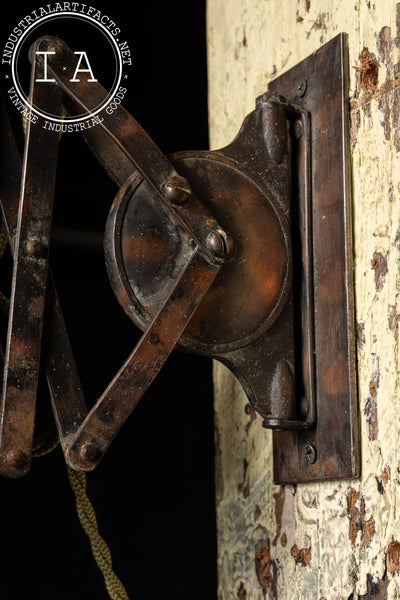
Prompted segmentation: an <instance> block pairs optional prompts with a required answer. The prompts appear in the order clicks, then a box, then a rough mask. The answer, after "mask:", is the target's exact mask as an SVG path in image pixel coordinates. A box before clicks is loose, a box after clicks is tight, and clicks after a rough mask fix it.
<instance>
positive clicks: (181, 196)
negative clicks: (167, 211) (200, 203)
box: [163, 175, 192, 205]
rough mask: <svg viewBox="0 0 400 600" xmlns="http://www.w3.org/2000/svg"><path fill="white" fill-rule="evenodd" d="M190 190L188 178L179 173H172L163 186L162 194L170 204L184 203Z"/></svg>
mask: <svg viewBox="0 0 400 600" xmlns="http://www.w3.org/2000/svg"><path fill="white" fill-rule="evenodd" d="M191 192H192V190H191V188H190V184H189V182H188V180H187V179H185V178H184V177H181V176H180V175H172V177H170V178H169V179H167V181H166V182H165V184H164V186H163V193H164V196H165V198H166V199H167V200H168V201H169V202H171V204H178V205H179V204H184V203H185V202H186V200H187V199H188V198H189V196H190V194H191Z"/></svg>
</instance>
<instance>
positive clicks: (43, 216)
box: [0, 38, 223, 477]
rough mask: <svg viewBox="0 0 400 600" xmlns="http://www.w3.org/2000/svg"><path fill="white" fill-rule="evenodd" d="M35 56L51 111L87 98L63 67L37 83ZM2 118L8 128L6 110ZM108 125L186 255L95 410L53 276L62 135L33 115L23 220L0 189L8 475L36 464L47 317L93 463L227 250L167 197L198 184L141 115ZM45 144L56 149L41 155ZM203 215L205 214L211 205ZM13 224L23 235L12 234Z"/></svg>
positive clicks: (54, 398) (68, 418) (55, 366)
mask: <svg viewBox="0 0 400 600" xmlns="http://www.w3.org/2000/svg"><path fill="white" fill-rule="evenodd" d="M50 43H52V44H53V45H54V43H55V42H54V40H53V39H49V38H44V39H43V38H42V39H41V40H38V42H37V43H36V48H38V49H39V48H40V49H41V50H43V48H44V47H46V48H47V47H48V45H49V44H50ZM57 43H61V44H62V52H63V54H64V57H65V58H66V59H68V60H71V61H74V62H75V63H76V58H75V56H74V55H73V54H72V53H71V52H70V51H69V49H68V48H67V47H66V46H65V44H63V43H62V42H59V41H58V40H57ZM32 56H36V60H34V62H33V65H32V76H31V90H30V97H31V99H32V102H34V103H35V102H37V101H39V100H40V102H41V103H48V108H49V110H50V109H54V107H55V106H57V105H58V106H59V107H61V102H62V91H64V92H66V93H67V94H69V95H70V96H71V97H72V105H75V106H76V105H77V104H79V106H80V107H82V106H84V100H83V99H82V98H84V97H85V93H88V91H87V90H85V89H84V87H85V86H83V92H82V97H81V96H80V97H77V96H76V95H74V94H72V92H71V90H70V89H69V87H68V85H67V82H66V80H65V78H63V77H62V72H61V73H59V72H57V70H56V69H55V68H54V69H53V66H52V70H51V72H52V74H53V76H54V79H56V81H57V83H46V84H45V85H43V83H41V84H40V86H38V85H37V84H35V79H36V78H37V74H38V72H39V74H40V70H41V69H42V68H43V65H42V63H41V57H40V54H36V53H35V52H32ZM57 56H59V53H58V54H57ZM90 93H98V94H102V93H103V90H102V88H101V86H99V85H98V84H95V88H93V87H91V88H90ZM55 103H57V104H55ZM3 123H4V126H5V127H7V128H8V127H9V125H8V124H7V123H6V120H5V118H4V117H3ZM103 129H104V132H105V134H106V135H107V136H109V137H110V139H111V141H112V143H113V146H114V147H115V148H117V150H116V151H117V153H121V152H122V153H123V154H124V156H126V158H127V159H128V161H129V162H130V163H131V165H132V172H134V170H135V169H136V168H138V169H139V170H140V171H141V172H142V173H143V175H144V176H145V177H146V179H147V181H149V183H150V184H151V185H152V186H153V188H154V189H155V190H156V191H157V193H158V194H159V196H160V198H161V199H162V201H163V203H164V204H165V206H166V207H167V209H168V210H169V211H170V213H171V215H172V217H173V219H174V220H175V221H176V226H177V227H178V228H180V229H181V230H182V233H181V235H182V236H183V238H184V239H185V244H186V247H187V252H186V257H185V261H184V263H183V264H182V265H181V269H180V272H179V273H178V275H177V277H176V281H175V285H174V287H173V289H172V290H171V292H170V294H168V296H167V297H166V298H165V300H164V302H163V305H162V307H161V309H160V311H159V313H158V314H157V315H156V317H155V318H154V319H153V321H152V323H151V325H150V327H149V328H148V330H147V331H146V333H145V334H144V335H143V337H142V338H141V340H140V341H139V343H138V345H137V346H136V348H135V349H134V350H133V352H132V353H131V355H130V356H129V358H128V359H127V361H126V362H125V364H124V365H123V366H122V368H121V369H120V371H119V372H118V373H117V375H116V376H115V377H114V379H113V380H112V382H111V383H110V385H109V386H108V387H107V389H106V390H105V392H104V393H103V395H102V396H101V397H100V399H99V400H98V402H97V403H96V404H95V406H94V407H93V408H92V410H91V411H90V412H89V414H87V409H86V405H85V401H84V398H83V394H82V387H81V384H80V380H79V376H78V372H77V369H76V365H75V361H74V358H73V354H72V350H71V346H70V343H69V339H68V334H67V332H66V328H65V325H64V321H63V317H62V313H61V308H60V305H59V301H58V298H57V293H56V290H55V287H54V283H53V280H52V278H51V275H49V282H48V284H47V272H48V256H49V239H50V227H51V216H52V206H53V195H54V184H55V172H56V157H57V145H58V138H59V135H58V133H57V132H54V131H49V130H47V129H44V128H35V127H34V126H32V125H31V124H30V122H28V126H27V132H26V142H25V154H24V166H23V169H22V176H21V182H22V183H21V193H20V203H19V216H18V222H17V224H16V225H15V216H14V214H13V208H12V202H11V198H10V196H12V193H13V191H14V189H13V188H12V187H11V188H10V186H7V184H5V182H3V184H4V187H3V189H2V190H1V192H2V193H1V197H2V209H3V216H4V220H5V222H6V224H7V228H8V231H9V239H10V242H11V248H12V251H13V255H14V273H13V291H12V297H11V309H10V319H9V332H8V339H7V347H6V353H5V365H4V383H3V393H2V400H1V435H0V472H1V473H2V474H3V475H7V476H10V477H19V476H21V475H23V474H25V473H26V472H27V471H28V470H29V468H30V458H31V448H32V438H33V427H34V418H35V405H36V395H37V385H38V374H39V366H40V357H41V341H42V330H43V322H44V320H45V321H46V323H45V332H46V340H45V341H46V343H45V344H44V346H45V351H44V358H45V365H46V374H47V379H48V384H49V390H50V396H51V402H52V407H53V411H54V416H55V420H56V424H57V427H58V431H59V435H60V440H61V443H62V446H63V450H64V453H65V456H66V459H67V461H68V462H69V463H70V465H71V466H73V467H74V468H77V469H82V470H90V469H92V468H93V467H94V466H95V465H96V464H97V463H98V462H99V460H100V458H101V457H102V455H103V454H104V452H105V451H106V450H107V448H108V446H109V445H110V443H111V441H112V439H113V438H114V436H115V434H116V433H117V432H118V430H119V429H120V427H122V425H123V423H124V422H125V420H126V419H127V417H128V416H129V414H130V413H131V412H132V410H133V409H134V407H135V406H136V404H137V402H138V401H139V400H140V398H141V397H142V395H143V394H144V392H145V391H146V390H147V388H148V387H149V385H150V384H151V382H152V381H153V379H154V377H155V376H156V375H157V373H158V371H159V370H160V369H161V367H162V365H163V364H164V362H165V360H166V358H167V357H168V355H169V354H170V352H171V350H172V349H173V348H174V346H175V345H176V343H177V341H178V339H179V338H180V336H181V334H182V332H183V330H184V329H185V327H186V326H187V324H188V322H189V320H190V318H191V316H192V315H193V313H194V312H195V310H196V308H197V307H198V305H199V304H200V302H201V300H202V298H203V296H204V294H205V293H206V291H207V290H208V289H209V287H210V285H211V284H212V282H213V280H214V278H215V276H216V274H217V273H218V270H219V268H220V265H221V264H222V262H223V261H221V257H220V256H217V257H215V256H214V255H213V246H212V244H210V243H207V236H210V234H213V232H215V231H216V230H217V228H218V224H217V222H216V220H215V219H214V218H213V217H211V215H208V214H205V216H204V218H203V220H202V224H201V226H200V227H199V228H198V230H197V231H193V230H192V228H191V227H190V226H188V225H187V223H186V222H185V220H184V218H183V217H182V215H181V214H180V212H179V211H178V210H176V209H175V207H174V206H172V204H171V202H170V200H169V198H170V199H171V200H172V201H174V202H175V203H179V202H182V201H183V200H184V199H185V198H186V196H187V195H188V194H189V193H190V186H189V184H188V183H187V181H186V180H185V179H184V178H182V177H180V176H179V175H178V174H177V173H176V171H175V169H174V168H173V167H172V165H171V164H170V163H169V161H168V160H167V159H166V158H165V157H164V155H163V154H162V153H161V152H160V151H159V150H158V148H157V147H156V146H155V145H154V143H153V142H152V141H151V140H150V138H149V137H148V136H147V134H146V133H145V132H144V131H143V130H142V129H141V128H140V126H139V125H138V124H137V123H136V121H135V120H134V119H133V118H132V117H130V115H128V113H126V111H123V110H121V111H119V115H118V117H117V116H114V118H111V119H110V122H109V123H108V125H107V126H105V125H104V126H103ZM9 137H10V136H9ZM102 147H103V146H102V145H101V144H100V145H98V144H97V145H96V144H95V150H94V151H95V153H96V154H97V155H99V154H100V155H102V158H104V151H103V150H102ZM44 148H46V152H47V154H48V156H47V159H46V160H44V161H43V151H44V150H43V149H44ZM114 156H115V155H114ZM16 162H18V161H17V159H16V158H15V161H14V170H15V172H16V173H18V172H19V171H20V166H19V165H18V164H15V163H16ZM111 162H112V159H111ZM108 171H110V168H108ZM192 206H193V204H192ZM202 213H203V214H204V213H205V211H204V208H203V209H202ZM14 229H15V231H16V236H15V242H14V241H13V237H12V232H13V231H14ZM218 231H220V230H218ZM204 236H206V237H204ZM211 237H212V236H211ZM46 284H47V293H46ZM45 315H46V316H45Z"/></svg>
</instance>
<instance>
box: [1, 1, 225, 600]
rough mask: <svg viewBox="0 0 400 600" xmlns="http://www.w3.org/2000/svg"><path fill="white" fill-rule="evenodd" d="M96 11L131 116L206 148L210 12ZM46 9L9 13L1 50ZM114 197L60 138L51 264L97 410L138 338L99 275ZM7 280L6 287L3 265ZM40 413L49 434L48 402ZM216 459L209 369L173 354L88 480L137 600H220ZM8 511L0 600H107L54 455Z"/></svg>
mask: <svg viewBox="0 0 400 600" xmlns="http://www.w3.org/2000/svg"><path fill="white" fill-rule="evenodd" d="M88 4H89V3H88ZM93 5H94V6H95V7H96V8H98V9H100V10H102V11H104V12H107V14H109V15H110V16H111V17H112V18H113V19H114V20H115V21H116V22H117V24H118V26H120V27H121V29H122V31H123V35H124V38H126V39H127V40H128V42H129V45H130V48H131V51H132V54H133V66H132V67H131V68H130V70H129V84H127V86H126V87H127V88H128V94H127V96H126V98H125V100H124V106H125V108H126V109H127V110H128V111H129V112H131V113H132V114H133V115H134V116H135V118H136V119H137V120H138V121H139V123H140V124H141V125H142V126H143V127H144V128H145V129H146V130H147V131H148V133H149V134H150V136H151V137H152V138H153V139H154V140H155V142H156V143H157V144H158V145H159V147H160V148H161V149H162V150H163V151H164V152H166V153H169V152H173V151H176V150H191V149H205V148H207V147H208V137H207V80H206V33H205V1H204V0H192V1H191V2H187V1H186V2H182V1H174V0H172V2H168V3H166V2H162V3H159V2H157V3H153V2H140V3H139V2H131V3H122V2H118V1H116V2H112V3H111V2H110V3H100V2H94V3H93ZM38 6H40V4H39V3H37V4H34V3H24V4H22V5H21V3H19V4H18V5H17V4H15V5H13V6H12V7H11V9H10V10H9V12H8V18H7V22H6V23H5V22H4V21H3V23H2V24H1V26H0V31H1V38H0V41H1V44H2V45H3V44H4V43H5V41H6V40H7V37H8V34H9V33H10V30H11V28H12V26H13V24H15V23H17V22H18V20H20V19H21V18H22V17H23V16H24V15H25V14H27V13H28V12H29V11H30V10H32V9H34V8H37V7H38ZM2 84H4V82H2ZM5 89H7V87H6V86H4V85H3V91H4V90H5ZM8 108H9V113H10V116H11V117H12V119H13V121H14V125H16V128H17V129H18V128H20V123H19V115H18V113H17V111H15V109H13V107H11V106H10V105H8ZM17 138H18V139H19V142H21V135H20V134H18V132H17ZM115 193H116V189H115V187H114V185H113V184H112V183H111V181H110V180H109V179H108V178H107V176H106V175H105V173H104V172H103V170H102V169H101V167H99V166H98V164H97V162H96V161H95V159H94V158H93V156H92V155H91V154H90V152H89V151H88V149H87V148H86V146H85V144H84V143H83V141H82V140H81V138H80V137H79V135H78V134H66V135H64V136H63V137H62V139H61V143H60V150H59V169H58V183H57V190H56V197H55V212H54V233H53V240H52V246H51V266H52V270H53V273H54V276H55V280H56V286H57V289H58V292H59V295H60V299H61V303H62V307H63V311H64V316H65V319H66V322H67V327H68V330H69V332H70V336H71V341H72V345H73V348H74V352H75V356H76V360H77V364H78V367H79V371H80V374H81V378H82V382H83V386H84V390H85V394H86V397H87V399H88V404H89V405H91V404H92V403H93V402H94V400H95V399H96V398H97V397H98V396H99V395H100V394H101V393H102V391H103V390H104V388H105V386H106V385H107V383H108V382H109V381H110V379H111V378H112V377H113V375H114V373H115V372H116V370H117V369H118V368H119V367H120V366H121V364H122V362H123V361H124V360H125V358H126V357H127V355H128V354H129V352H130V351H131V349H132V348H133V346H134V344H135V343H136V341H137V339H138V337H139V332H138V330H137V329H136V328H135V327H134V325H133V324H132V323H131V322H130V321H129V319H128V317H126V315H125V313H124V312H123V311H122V309H121V308H120V306H119V304H118V302H117V300H116V299H115V297H114V296H113V293H112V291H111V288H110V286H109V284H108V279H107V275H106V271H105V266H104V259H103V252H102V236H103V231H104V225H105V220H106V217H107V214H108V210H109V207H110V206H111V203H112V200H113V197H114V195H115ZM0 270H1V271H2V279H3V281H5V280H6V274H7V257H6V258H5V259H4V260H3V263H0ZM3 344H4V340H3ZM39 404H40V410H41V414H43V416H42V417H41V418H42V421H43V423H46V420H47V419H48V418H49V415H48V412H49V411H48V398H47V395H46V393H45V391H44V392H42V393H41V394H40V397H39ZM43 423H38V429H40V428H41V427H42V426H43ZM213 461H214V451H213V407H212V380H211V361H209V360H208V359H202V358H198V357H193V356H188V355H184V354H178V353H174V354H173V356H171V357H170V359H169V360H168V361H167V364H166V366H165V367H164V369H163V371H162V372H161V374H160V375H159V376H158V378H157V379H156V381H155V383H154V384H153V386H152V387H151V389H150V390H149V392H148V393H147V394H146V395H145V397H144V398H143V400H142V401H141V402H140V404H139V406H138V407H137V408H136V409H135V411H134V413H133V414H132V415H131V417H130V419H129V420H128V422H127V423H126V425H125V426H124V428H123V429H122V431H121V432H120V433H119V435H118V436H117V438H116V439H115V441H114V442H113V444H112V446H111V448H110V450H109V452H108V453H107V455H106V456H105V457H104V459H103V460H102V462H101V464H100V466H99V467H98V468H97V470H96V471H94V472H93V473H90V474H89V475H88V489H89V496H90V499H91V500H92V502H93V504H94V507H95V510H96V513H97V517H98V522H99V529H100V532H101V533H102V535H103V536H104V538H105V540H106V541H107V543H108V544H109V546H110V549H111V552H112V556H113V565H114V568H115V571H116V573H117V574H118V575H119V577H120V578H121V580H122V581H123V583H124V584H125V586H126V589H127V591H128V594H129V597H130V598H132V599H134V600H152V599H153V598H154V599H156V598H157V600H159V599H160V598H175V599H181V598H182V599H185V600H186V599H197V598H198V599H200V598H201V599H202V600H204V599H205V598H207V599H208V598H210V599H215V598H216V588H217V584H216V531H215V506H214V462H213ZM0 506H1V509H2V510H1V515H2V524H1V529H0V531H1V537H0V544H1V546H0V548H1V549H0V599H1V600H9V599H10V600H22V599H24V600H25V599H26V598H40V600H47V599H48V600H50V599H51V600H64V599H65V600H67V599H68V600H70V599H74V600H80V599H82V600H83V599H85V600H88V599H89V600H90V599H96V600H103V599H106V598H108V594H107V592H106V591H105V588H104V585H103V580H102V576H101V574H100V572H99V571H98V569H97V567H96V565H95V563H94V560H93V558H92V555H91V551H90V547H89V544H88V540H87V537H86V536H85V534H84V533H83V531H82V529H81V527H80V525H79V522H78V519H77V516H76V512H75V505H74V497H73V494H72V491H71V488H70V486H69V483H68V479H67V473H66V467H65V463H64V459H63V456H62V453H61V450H60V449H59V448H58V449H57V450H55V451H54V452H53V453H52V454H50V455H48V456H46V457H43V458H40V459H34V461H33V464H32V470H31V472H30V473H29V475H27V476H26V477H25V478H23V479H21V480H17V481H13V480H6V479H2V480H1V481H0Z"/></svg>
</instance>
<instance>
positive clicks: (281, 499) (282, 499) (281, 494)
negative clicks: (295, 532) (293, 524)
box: [272, 485, 285, 546]
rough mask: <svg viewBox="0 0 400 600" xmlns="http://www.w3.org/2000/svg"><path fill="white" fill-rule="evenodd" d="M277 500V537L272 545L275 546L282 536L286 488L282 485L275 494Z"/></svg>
mask: <svg viewBox="0 0 400 600" xmlns="http://www.w3.org/2000/svg"><path fill="white" fill-rule="evenodd" d="M274 500H275V523H276V536H275V538H274V541H273V542H272V544H273V545H274V546H275V545H276V542H277V539H278V538H279V536H280V534H281V529H282V513H283V505H284V504H285V486H284V485H281V487H280V488H279V492H277V493H276V494H274Z"/></svg>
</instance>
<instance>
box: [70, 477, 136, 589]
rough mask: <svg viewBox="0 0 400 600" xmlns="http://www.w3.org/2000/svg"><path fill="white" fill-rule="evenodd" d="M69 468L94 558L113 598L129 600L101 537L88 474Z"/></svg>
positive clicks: (78, 510)
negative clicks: (89, 490) (89, 493)
mask: <svg viewBox="0 0 400 600" xmlns="http://www.w3.org/2000/svg"><path fill="white" fill-rule="evenodd" d="M67 469H68V478H69V481H70V484H71V487H72V490H73V492H74V494H75V500H76V510H77V513H78V517H79V520H80V522H81V525H82V527H83V529H84V531H85V533H86V535H87V536H88V538H89V541H90V547H91V549H92V553H93V556H94V559H95V561H96V563H97V566H98V567H99V569H100V571H101V573H102V575H103V577H104V582H105V585H106V589H107V592H108V594H109V596H110V598H111V600H129V596H128V594H127V592H126V590H125V588H124V586H123V584H122V583H121V581H120V580H119V578H118V577H117V575H116V574H115V573H114V571H113V568H112V559H111V553H110V549H109V548H108V546H107V544H106V542H105V541H104V539H103V538H102V537H101V535H100V533H99V530H98V526H97V519H96V515H95V512H94V508H93V505H92V503H91V502H90V500H89V498H88V496H87V493H86V474H85V473H82V472H78V471H74V470H73V469H70V468H69V467H67Z"/></svg>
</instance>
